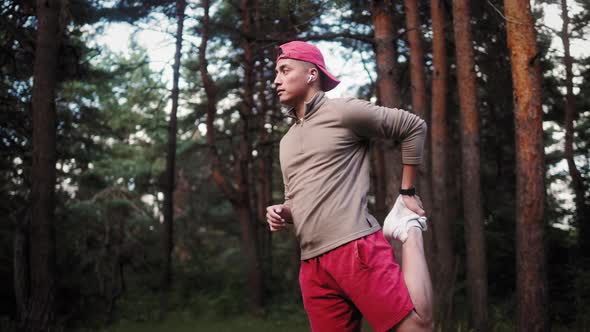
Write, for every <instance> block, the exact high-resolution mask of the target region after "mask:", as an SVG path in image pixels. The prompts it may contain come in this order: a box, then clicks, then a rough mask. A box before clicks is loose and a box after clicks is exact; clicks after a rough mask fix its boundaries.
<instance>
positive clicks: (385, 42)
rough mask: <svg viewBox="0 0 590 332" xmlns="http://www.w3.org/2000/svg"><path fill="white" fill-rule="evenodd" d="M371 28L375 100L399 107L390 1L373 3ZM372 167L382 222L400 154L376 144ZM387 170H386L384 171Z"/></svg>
mask: <svg viewBox="0 0 590 332" xmlns="http://www.w3.org/2000/svg"><path fill="white" fill-rule="evenodd" d="M371 10H372V13H373V24H374V29H375V33H374V47H375V58H376V64H377V100H378V104H380V105H382V106H385V107H391V108H394V107H400V104H401V97H400V88H399V85H398V83H397V78H398V70H397V45H396V39H395V31H394V25H393V21H394V18H393V3H392V1H391V0H374V1H373V3H372V7H371ZM373 156H374V165H375V183H374V187H375V217H376V218H377V220H380V221H381V222H382V221H383V220H384V219H385V216H386V215H387V213H388V212H389V209H390V208H391V206H393V203H394V202H395V199H396V197H397V189H399V186H400V184H401V168H402V164H401V152H400V151H399V148H398V149H395V147H394V146H393V142H383V141H381V140H377V141H375V142H374V145H373ZM387 167H389V168H387ZM392 246H393V248H394V252H395V254H396V258H397V261H398V262H400V263H401V250H402V248H401V243H399V242H397V241H395V242H393V243H392Z"/></svg>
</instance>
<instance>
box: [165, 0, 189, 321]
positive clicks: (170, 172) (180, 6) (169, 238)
mask: <svg viewBox="0 0 590 332" xmlns="http://www.w3.org/2000/svg"><path fill="white" fill-rule="evenodd" d="M185 8H186V2H185V0H177V1H176V17H177V19H178V23H177V28H176V51H175V53H174V66H173V74H172V75H173V78H172V110H171V112H170V122H169V124H168V154H167V156H166V182H165V186H166V187H165V189H164V225H163V226H164V229H163V232H162V235H163V236H162V240H163V241H162V244H163V249H164V250H163V252H164V269H163V271H162V284H161V291H162V294H161V301H160V312H161V314H162V315H163V314H165V313H166V312H167V311H168V300H169V299H168V297H169V293H170V289H171V287H172V249H173V247H174V188H175V178H176V131H177V129H176V127H177V125H176V113H177V112H178V95H179V91H178V81H179V79H180V58H181V55H182V52H181V51H182V30H183V27H184V10H185Z"/></svg>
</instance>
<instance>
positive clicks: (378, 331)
mask: <svg viewBox="0 0 590 332" xmlns="http://www.w3.org/2000/svg"><path fill="white" fill-rule="evenodd" d="M412 310H414V306H410V307H408V308H407V309H406V310H404V311H402V313H401V314H399V315H397V316H393V318H392V319H391V320H390V321H388V322H387V324H382V325H381V326H378V327H376V328H375V331H376V332H387V331H389V330H391V329H392V328H394V327H395V326H396V325H397V324H399V323H400V322H401V321H402V320H403V319H404V318H406V316H408V315H409V314H410V313H411V312H412ZM369 325H370V323H369Z"/></svg>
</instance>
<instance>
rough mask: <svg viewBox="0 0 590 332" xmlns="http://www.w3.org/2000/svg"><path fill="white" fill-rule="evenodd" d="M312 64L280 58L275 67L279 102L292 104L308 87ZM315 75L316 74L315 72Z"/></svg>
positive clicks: (299, 98)
mask: <svg viewBox="0 0 590 332" xmlns="http://www.w3.org/2000/svg"><path fill="white" fill-rule="evenodd" d="M311 68H313V65H311V64H307V63H306V62H304V61H299V60H293V59H280V60H279V61H278V62H277V66H276V68H275V73H276V75H277V76H276V77H275V80H274V84H275V89H277V94H278V95H279V100H280V101H281V104H284V105H290V106H294V105H295V104H296V103H297V102H298V101H299V100H301V99H304V98H305V95H306V93H307V90H308V89H309V88H310V86H309V84H308V83H307V80H308V79H309V75H310V73H311ZM316 75H317V74H316Z"/></svg>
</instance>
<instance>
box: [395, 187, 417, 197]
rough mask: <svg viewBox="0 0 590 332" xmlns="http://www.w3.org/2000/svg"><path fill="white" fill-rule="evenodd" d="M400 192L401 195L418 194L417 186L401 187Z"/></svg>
mask: <svg viewBox="0 0 590 332" xmlns="http://www.w3.org/2000/svg"><path fill="white" fill-rule="evenodd" d="M399 193H400V195H406V196H414V195H416V188H414V187H412V188H408V189H402V188H399Z"/></svg>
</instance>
